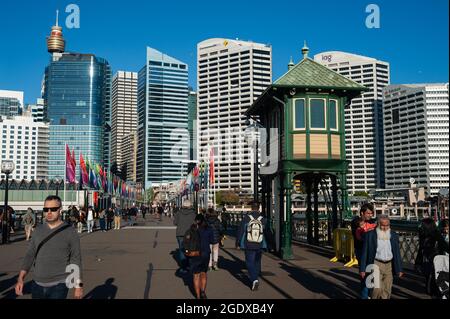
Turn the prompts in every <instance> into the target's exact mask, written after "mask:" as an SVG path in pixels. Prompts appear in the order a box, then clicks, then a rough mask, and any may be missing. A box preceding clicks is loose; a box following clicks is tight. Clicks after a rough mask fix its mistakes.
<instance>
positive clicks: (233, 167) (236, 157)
mask: <svg viewBox="0 0 450 319" xmlns="http://www.w3.org/2000/svg"><path fill="white" fill-rule="evenodd" d="M271 82H272V48H271V47H270V46H269V45H265V44H259V43H253V42H245V41H239V40H228V39H220V38H218V39H217V38H216V39H208V40H205V41H203V42H200V43H199V44H198V45H197V89H198V92H197V93H198V102H197V104H198V122H199V123H198V132H199V139H198V141H199V146H198V152H199V156H198V159H199V160H205V161H208V158H209V154H210V149H211V148H212V147H214V148H215V181H216V189H217V190H234V189H235V190H243V191H247V192H249V193H253V186H252V185H253V179H254V176H255V172H254V165H252V161H251V153H252V152H253V150H252V149H251V148H250V145H249V144H248V143H247V142H246V140H245V134H244V131H245V128H246V124H245V122H246V117H245V116H244V112H245V111H246V110H247V109H248V108H249V107H250V106H251V105H252V104H253V102H254V101H255V100H256V99H257V98H258V97H259V96H260V95H261V93H262V92H263V91H264V90H265V89H266V88H267V87H268V86H269V85H270V84H271ZM219 145H220V146H219Z"/></svg>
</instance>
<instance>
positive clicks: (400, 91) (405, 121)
mask: <svg viewBox="0 0 450 319" xmlns="http://www.w3.org/2000/svg"><path fill="white" fill-rule="evenodd" d="M383 113H384V130H385V137H384V143H385V144H384V145H385V165H386V187H387V188H399V187H402V188H403V187H408V184H409V182H410V178H414V180H415V182H416V184H417V185H418V186H419V187H425V189H426V191H427V192H428V193H429V195H432V196H435V195H437V193H438V192H439V190H440V189H442V188H448V187H449V166H448V163H449V145H448V141H449V84H448V83H435V84H432V83H430V84H401V85H391V86H388V87H386V88H385V89H384V100H383Z"/></svg>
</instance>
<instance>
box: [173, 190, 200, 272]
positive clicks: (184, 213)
mask: <svg viewBox="0 0 450 319" xmlns="http://www.w3.org/2000/svg"><path fill="white" fill-rule="evenodd" d="M195 215H196V213H195V211H194V209H193V208H192V204H191V201H190V200H188V199H186V200H185V201H184V202H183V208H182V209H180V211H178V213H177V214H176V215H175V219H174V220H173V224H174V225H175V226H177V230H176V237H177V242H178V248H179V249H178V262H179V263H180V273H181V274H186V273H187V272H188V267H189V260H188V259H187V258H186V256H185V254H184V247H183V239H184V235H185V234H186V232H187V231H188V230H189V227H191V225H192V224H193V223H194V219H195Z"/></svg>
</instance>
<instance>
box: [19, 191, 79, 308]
mask: <svg viewBox="0 0 450 319" xmlns="http://www.w3.org/2000/svg"><path fill="white" fill-rule="evenodd" d="M61 206H62V202H61V199H60V198H59V197H58V196H49V197H47V198H46V200H45V202H44V208H43V211H44V216H45V220H46V223H45V224H43V225H40V226H38V227H37V228H36V230H35V232H34V234H33V237H32V238H31V242H30V246H29V248H28V251H27V254H26V256H25V259H24V261H23V265H22V270H21V271H20V274H19V278H18V279H17V284H16V294H17V295H19V296H22V295H23V286H24V279H25V276H26V275H27V274H28V272H29V271H30V269H31V267H32V266H33V263H34V272H33V279H34V281H33V283H32V289H31V290H32V291H31V294H32V298H33V299H66V298H67V294H68V292H69V284H70V286H71V287H70V288H72V286H74V287H75V293H74V297H75V299H81V298H82V297H83V288H82V287H83V284H82V282H81V251H80V238H79V237H78V235H77V233H76V231H75V229H74V228H73V227H70V226H69V225H68V224H67V223H65V222H63V221H62V220H61V209H62V207H61ZM69 265H71V267H70V268H71V269H75V270H74V272H73V273H72V274H69V273H67V272H66V268H67V266H69ZM69 276H70V277H69ZM71 277H75V278H74V280H71V279H69V278H71ZM76 277H78V278H76ZM66 278H67V279H69V280H68V284H66Z"/></svg>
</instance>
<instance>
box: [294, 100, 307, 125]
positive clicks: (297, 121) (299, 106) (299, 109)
mask: <svg viewBox="0 0 450 319" xmlns="http://www.w3.org/2000/svg"><path fill="white" fill-rule="evenodd" d="M293 118H294V130H304V129H305V99H296V100H294V116H293Z"/></svg>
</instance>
